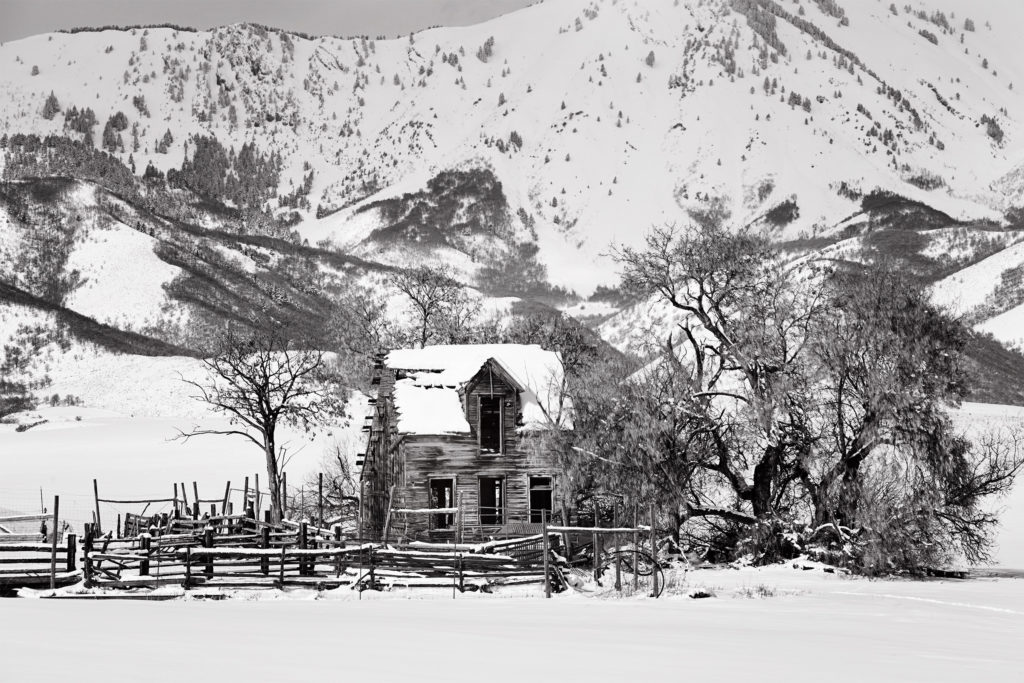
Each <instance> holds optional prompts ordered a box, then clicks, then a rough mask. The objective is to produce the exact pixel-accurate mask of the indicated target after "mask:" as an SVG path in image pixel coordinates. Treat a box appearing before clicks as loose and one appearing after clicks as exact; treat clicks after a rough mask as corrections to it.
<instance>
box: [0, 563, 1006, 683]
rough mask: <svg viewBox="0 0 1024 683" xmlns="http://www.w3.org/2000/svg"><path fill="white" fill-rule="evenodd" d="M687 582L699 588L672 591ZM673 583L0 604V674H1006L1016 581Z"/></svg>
mask: <svg viewBox="0 0 1024 683" xmlns="http://www.w3.org/2000/svg"><path fill="white" fill-rule="evenodd" d="M698 588H703V589H710V590H712V591H714V592H715V594H716V597H713V598H707V599H700V600H695V599H690V598H689V597H687V596H686V593H687V592H692V591H693V590H696V589H698ZM674 590H676V591H677V593H676V595H674V596H672V597H668V598H663V599H660V600H651V599H648V598H643V597H639V598H624V599H615V598H608V599H593V598H588V597H583V596H580V595H578V594H575V593H574V594H567V595H558V596H555V597H554V598H553V599H552V600H544V599H543V598H541V597H540V596H525V597H524V596H519V597H512V598H508V599H501V597H500V596H487V597H470V596H468V595H467V596H461V595H460V596H459V597H458V598H457V599H454V600H453V599H451V594H450V593H438V594H433V595H429V596H428V595H424V594H422V593H413V594H408V593H404V594H398V593H396V594H381V595H378V594H372V593H366V594H364V598H363V599H362V600H358V599H357V596H356V595H355V594H353V593H352V592H351V591H349V590H347V589H340V590H338V591H334V592H326V593H323V594H320V595H319V596H318V595H317V594H316V593H312V592H307V593H300V594H293V595H291V596H290V597H291V598H292V599H275V598H279V597H281V596H280V595H279V594H276V593H270V594H266V595H265V596H264V598H263V599H258V600H257V599H253V600H230V601H222V602H206V601H202V602H200V601H189V600H185V601H170V602H125V601H106V602H98V601H73V600H7V601H4V602H3V604H2V606H0V610H2V619H0V679H3V680H10V681H52V680H58V679H69V680H71V679H73V680H76V681H100V680H102V681H109V680H115V679H117V678H118V676H119V675H121V674H125V675H127V672H131V673H130V678H131V679H132V680H139V681H181V680H191V681H235V680H250V681H305V680H313V679H322V680H364V681H399V680H403V681H404V680H416V681H445V682H447V683H451V682H453V681H487V682H488V683H497V682H499V681H523V680H530V681H556V680H557V681H567V682H568V681H620V682H622V681H640V680H646V681H653V680H719V681H739V680H744V681H748V680H758V681H787V682H789V683H793V682H797V681H928V682H930V683H938V682H942V681H956V682H957V683H963V682H964V681H986V682H990V681H1019V680H1020V674H1021V671H1024V649H1022V648H1021V647H1020V644H1021V643H1022V642H1024V581H1021V580H1016V579H982V580H973V581H927V582H913V581H868V580H863V579H850V578H844V577H841V576H836V575H832V574H825V573H823V572H821V571H820V570H811V571H802V570H799V569H793V568H792V567H790V566H788V565H787V566H784V567H773V568H766V569H761V570H757V569H740V570H733V569H719V570H700V571H692V572H690V573H689V576H688V577H687V578H686V585H684V586H678V587H676V588H675V589H674ZM763 596H767V597H763ZM417 597H427V598H429V599H414V598H417ZM317 598H319V599H317ZM389 598H399V599H389ZM401 598H410V599H401ZM98 653H108V654H110V655H112V656H111V658H110V660H109V661H110V664H109V665H104V664H103V662H104V661H106V658H105V657H103V656H98ZM171 655H173V656H171ZM85 661H89V662H90V664H88V665H85V666H83V665H82V663H83V662H85Z"/></svg>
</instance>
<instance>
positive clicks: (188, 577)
mask: <svg viewBox="0 0 1024 683" xmlns="http://www.w3.org/2000/svg"><path fill="white" fill-rule="evenodd" d="M191 583H192V548H191V546H186V547H185V583H184V585H183V586H182V588H184V589H185V590H188V587H189V585H190V584H191Z"/></svg>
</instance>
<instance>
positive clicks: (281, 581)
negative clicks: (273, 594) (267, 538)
mask: <svg viewBox="0 0 1024 683" xmlns="http://www.w3.org/2000/svg"><path fill="white" fill-rule="evenodd" d="M286 549H287V546H283V545H282V546H281V567H280V569H279V573H278V583H279V584H280V586H278V588H284V553H285V550H286Z"/></svg>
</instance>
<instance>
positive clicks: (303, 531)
mask: <svg viewBox="0 0 1024 683" xmlns="http://www.w3.org/2000/svg"><path fill="white" fill-rule="evenodd" d="M307 533H308V530H307V527H306V522H301V523H300V524H299V549H300V550H305V549H306V548H307V547H308V545H307V542H306V538H307ZM306 565H307V562H306V554H305V553H299V576H305V575H306V574H307V573H308V571H309V570H308V569H307V567H306Z"/></svg>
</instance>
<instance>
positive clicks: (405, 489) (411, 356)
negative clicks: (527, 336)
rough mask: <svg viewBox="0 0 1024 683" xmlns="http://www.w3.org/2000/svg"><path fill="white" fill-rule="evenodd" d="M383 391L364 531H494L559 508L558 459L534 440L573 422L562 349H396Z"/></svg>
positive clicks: (365, 485)
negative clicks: (555, 506) (556, 503)
mask: <svg viewBox="0 0 1024 683" xmlns="http://www.w3.org/2000/svg"><path fill="white" fill-rule="evenodd" d="M374 381H375V383H377V396H376V402H375V405H374V412H373V415H372V417H371V418H368V419H370V420H371V424H370V425H369V432H370V435H369V440H368V444H367V449H366V454H365V456H364V462H363V466H362V471H361V482H360V483H361V494H362V514H363V531H364V534H367V535H368V536H370V537H380V535H381V534H382V533H383V531H384V528H385V524H387V523H389V522H390V524H391V529H392V530H393V531H395V532H396V533H399V534H404V535H408V536H411V537H416V538H431V539H450V538H452V536H453V525H454V524H455V523H456V517H455V515H454V514H452V513H451V512H442V513H438V514H429V513H427V514H409V513H404V514H393V515H391V517H390V519H389V510H410V509H411V510H425V509H440V510H449V511H450V510H452V509H453V508H458V509H459V513H458V525H459V528H460V530H461V531H462V533H463V536H464V537H478V538H479V537H487V536H490V535H495V534H500V533H503V532H505V531H507V530H508V529H509V528H517V529H522V526H523V525H526V524H531V523H534V524H536V523H540V521H541V519H542V516H543V514H544V511H547V513H548V515H549V516H550V513H551V510H552V507H553V503H554V501H555V499H556V495H557V492H558V486H559V482H558V473H557V472H556V463H555V462H554V459H553V457H552V456H551V455H550V453H549V452H548V451H547V450H546V449H545V448H543V440H542V439H539V438H533V437H536V436H538V434H539V433H540V432H543V431H545V430H550V429H568V428H571V422H570V413H571V410H570V408H569V405H568V400H567V398H566V394H565V386H564V377H563V373H562V363H561V359H560V357H559V355H558V354H557V353H555V352H552V351H545V350H543V349H542V348H540V347H539V346H535V345H519V344H481V345H448V346H428V347H426V348H423V349H403V350H398V351H392V352H390V353H389V354H387V356H386V357H384V359H383V361H382V362H381V363H380V364H379V365H378V367H377V368H376V369H375V377H374Z"/></svg>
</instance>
